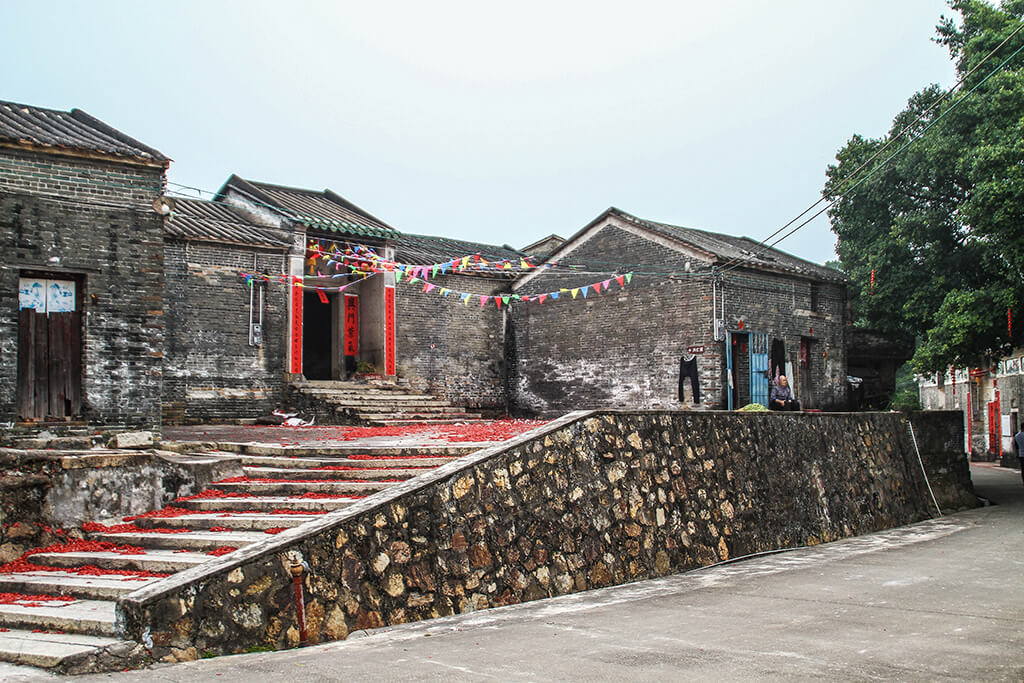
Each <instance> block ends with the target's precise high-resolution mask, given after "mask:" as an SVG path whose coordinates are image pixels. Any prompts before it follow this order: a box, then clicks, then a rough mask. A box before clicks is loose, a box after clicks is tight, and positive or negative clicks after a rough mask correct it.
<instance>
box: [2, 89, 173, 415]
mask: <svg viewBox="0 0 1024 683" xmlns="http://www.w3.org/2000/svg"><path fill="white" fill-rule="evenodd" d="M168 163H169V160H168V159H167V157H165V156H164V155H163V154H161V153H160V152H158V151H156V150H154V149H152V148H150V147H148V146H146V145H144V144H142V143H140V142H138V141H137V140H134V139H132V138H130V137H128V136H127V135H125V134H123V133H121V132H119V131H117V130H114V129H113V128H111V127H110V126H108V125H106V124H104V123H103V122H102V121H99V120H97V119H95V118H93V117H92V116H90V115H89V114H87V113H85V112H83V111H81V110H78V109H73V110H71V111H70V112H64V111H54V110H50V109H42V108H39V107H32V106H27V105H22V104H16V103H12V102H0V254H2V260H0V353H2V362H0V420H12V419H15V418H17V417H19V416H20V417H25V418H35V419H47V418H52V419H58V420H62V419H69V418H74V417H81V418H84V419H87V420H90V421H94V422H104V423H126V424H142V425H155V424H159V421H160V391H161V381H162V370H163V358H162V356H163V350H164V320H163V312H164V304H163V301H164V297H163V285H164V254H163V235H162V230H163V219H162V217H161V216H160V215H158V214H157V213H156V212H155V211H154V209H153V207H152V202H153V201H154V200H155V199H157V198H159V197H160V196H161V195H162V194H163V189H164V187H163V185H164V174H165V172H166V170H167V166H168Z"/></svg>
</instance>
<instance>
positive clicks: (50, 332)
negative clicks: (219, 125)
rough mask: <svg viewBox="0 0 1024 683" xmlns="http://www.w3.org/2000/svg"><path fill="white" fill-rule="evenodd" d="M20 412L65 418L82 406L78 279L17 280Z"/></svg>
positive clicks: (24, 415) (35, 417) (31, 416)
mask: <svg viewBox="0 0 1024 683" xmlns="http://www.w3.org/2000/svg"><path fill="white" fill-rule="evenodd" d="M18 303H19V311H18V415H19V417H21V418H22V419H25V420H47V419H54V420H61V419H66V418H70V417H74V416H76V415H78V414H79V413H81V410H82V317H81V313H80V310H79V308H80V307H79V304H78V287H77V283H76V282H74V281H73V280H51V279H46V278H34V277H23V278H20V279H19V281H18Z"/></svg>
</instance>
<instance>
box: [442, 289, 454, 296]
mask: <svg viewBox="0 0 1024 683" xmlns="http://www.w3.org/2000/svg"><path fill="white" fill-rule="evenodd" d="M451 291H452V290H450V289H445V288H444V287H442V288H441V296H448V293H449V292H451Z"/></svg>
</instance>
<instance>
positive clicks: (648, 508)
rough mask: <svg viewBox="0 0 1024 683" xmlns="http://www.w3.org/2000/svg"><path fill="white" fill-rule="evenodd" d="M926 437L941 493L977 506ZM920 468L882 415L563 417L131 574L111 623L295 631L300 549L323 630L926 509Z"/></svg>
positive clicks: (243, 637)
mask: <svg viewBox="0 0 1024 683" xmlns="http://www.w3.org/2000/svg"><path fill="white" fill-rule="evenodd" d="M957 424H959V423H957ZM954 428H955V425H954ZM941 442H942V440H941V439H940V440H939V441H937V443H941ZM939 448H941V447H940V446H935V445H934V444H933V445H932V446H929V447H927V448H926V449H925V451H924V453H925V454H932V455H931V456H926V457H929V458H930V457H932V456H934V457H935V459H936V461H941V463H940V464H941V465H942V466H943V467H945V473H944V474H943V475H942V476H943V477H944V478H945V479H946V480H947V481H949V482H952V484H951V486H950V487H948V490H949V492H950V493H952V494H953V495H952V496H951V497H950V498H948V499H947V500H946V501H945V502H944V503H941V502H940V504H944V505H947V506H954V507H955V506H959V505H963V504H970V502H971V501H973V498H972V497H971V496H970V491H969V490H966V491H965V490H964V486H966V487H969V478H968V477H965V476H964V472H963V471H962V470H965V468H966V460H965V459H964V457H963V454H962V453H960V454H956V453H945V452H939V451H938V450H937V449H939ZM929 449H931V450H929ZM925 469H928V470H934V469H935V468H934V467H933V465H932V463H931V461H930V460H929V461H927V462H926V463H925V466H924V467H923V468H922V466H921V464H919V462H918V460H917V456H916V453H915V451H914V447H913V444H912V441H911V438H910V434H909V430H908V428H907V418H906V417H905V416H903V415H900V414H895V413H861V414H786V415H782V414H765V413H760V414H759V413H710V412H708V413H700V412H698V413H693V412H666V411H646V412H635V411H634V412H629V411H602V412H586V413H574V414H571V415H568V416H565V417H563V418H560V419H558V420H555V421H554V422H552V423H551V424H549V425H548V426H546V427H544V428H541V429H540V430H535V431H534V432H530V433H528V434H526V435H523V436H521V437H519V438H517V439H514V440H512V441H510V442H507V443H506V444H502V445H500V446H495V447H492V448H490V449H486V450H484V451H480V452H478V453H476V454H473V455H470V456H467V457H465V458H462V459H460V460H458V461H455V462H452V463H449V464H448V465H445V466H442V467H441V468H438V469H437V470H434V471H433V472H431V473H429V474H426V475H423V476H420V477H417V478H415V479H412V480H409V481H408V482H404V483H401V484H396V485H395V486H394V487H392V488H391V489H389V490H388V491H387V492H385V493H383V494H379V495H376V496H372V497H369V498H366V499H364V500H363V501H360V502H358V503H356V504H354V505H353V506H351V507H349V508H346V509H344V510H340V511H337V512H334V513H329V514H328V515H325V516H324V518H322V519H319V520H316V521H314V522H310V523H307V524H306V525H303V526H302V527H298V528H296V529H293V530H290V531H286V532H284V533H281V534H280V535H278V536H276V537H275V538H273V539H271V540H268V541H266V542H263V543H257V544H254V545H252V546H249V547H247V548H243V549H241V550H239V551H236V552H235V553H233V554H231V555H229V556H225V557H224V558H220V559H218V560H213V561H211V562H209V563H207V564H205V565H202V566H201V567H196V568H194V569H190V570H186V571H184V572H181V573H179V574H176V575H175V576H173V577H170V578H168V579H165V580H163V581H161V582H159V583H155V584H152V585H150V586H147V587H145V588H143V589H140V590H139V591H136V592H135V593H132V594H130V595H128V596H126V597H124V598H122V599H121V601H120V603H119V619H120V623H121V627H122V628H123V629H124V633H125V635H126V636H128V637H130V638H135V639H139V640H151V641H152V643H153V645H152V648H151V651H152V655H153V656H154V657H156V658H158V659H163V660H165V661H174V660H189V659H194V658H196V657H200V656H208V655H215V654H228V653H234V652H244V651H247V650H253V649H258V648H273V649H278V648H285V647H290V646H295V645H297V644H298V642H299V638H300V629H299V625H298V623H297V620H296V610H295V604H294V599H293V592H292V583H291V576H290V574H289V571H288V567H289V563H290V560H289V555H290V554H291V553H294V552H297V553H299V554H300V555H301V557H302V558H303V559H304V561H305V562H306V563H308V567H309V571H308V572H307V573H306V574H305V577H304V590H305V600H306V604H305V614H306V627H307V629H308V633H309V638H310V640H311V641H312V642H316V641H325V640H336V639H341V638H345V637H347V636H348V635H349V634H351V633H352V632H353V631H357V630H361V629H373V628H377V627H381V626H385V625H389V624H400V623H404V622H409V621H414V620H420V619H429V618H433V617H438V616H444V615H450V614H454V613H461V612H469V611H473V610H478V609H484V608H488V607H497V606H501V605H510V604H515V603H519V602H523V601H527V600H535V599H538V598H544V597H548V596H555V595H563V594H566V593H572V592H576V591H582V590H587V589H591V588H598V587H602V586H609V585H613V584H620V583H625V582H629V581H634V580H638V579H644V578H650V577H655V576H663V575H666V574H670V573H674V572H679V571H685V570H687V569H692V568H695V567H699V566H703V565H708V564H713V563H715V562H719V561H723V560H728V559H732V558H736V557H741V556H744V555H747V554H751V553H757V552H761V551H766V550H773V549H778V548H787V547H796V546H802V545H813V544H817V543H822V542H826V541H831V540H835V539H838V538H843V537H846V536H852V535H857V534H863V533H867V532H870V531H875V530H878V529H883V528H888V527H893V526H897V525H901V524H906V523H910V522H914V521H918V520H921V519H925V518H927V517H928V516H929V515H931V514H934V510H933V509H930V508H931V505H932V503H931V499H930V497H929V494H928V491H927V487H926V484H925V480H924V478H923V470H925ZM940 490H943V489H941V488H940ZM144 635H145V637H144Z"/></svg>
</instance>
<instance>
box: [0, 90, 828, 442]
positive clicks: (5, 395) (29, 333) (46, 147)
mask: <svg viewBox="0 0 1024 683" xmlns="http://www.w3.org/2000/svg"><path fill="white" fill-rule="evenodd" d="M168 163H169V162H168V159H167V158H166V157H164V156H163V155H161V154H160V153H159V152H156V151H155V150H153V149H151V148H149V147H146V146H145V145H142V144H141V143H139V142H137V141H135V140H133V139H131V138H129V137H128V136H126V135H124V134H123V133H120V132H118V131H116V130H114V129H112V128H110V127H109V126H107V125H106V124H103V123H102V122H100V121H97V120H96V119H94V118H93V117H91V116H89V115H88V114H85V113H84V112H80V111H78V110H74V111H72V112H70V113H67V112H57V111H50V110H45V109H39V108H35V107H26V106H23V105H14V104H10V103H5V104H2V105H0V164H2V166H0V240H2V249H3V254H4V257H3V263H2V266H3V268H2V270H0V278H2V279H0V301H3V302H5V303H4V304H3V308H2V309H0V310H3V311H6V312H5V313H2V314H0V348H2V349H3V353H4V354H5V358H7V359H8V361H7V362H5V363H3V365H2V367H0V419H17V418H27V419H36V420H41V419H66V418H76V417H80V418H82V419H85V420H90V421H95V422H124V423H133V424H150V425H156V424H158V423H159V422H160V420H161V418H162V419H163V420H164V421H166V422H168V423H174V422H202V421H223V420H235V419H240V418H252V417H256V416H259V415H263V414H266V413H267V412H269V411H270V410H272V409H273V408H277V407H279V406H281V405H282V403H283V402H284V401H286V400H287V397H288V396H289V388H290V387H296V386H299V385H301V384H303V383H306V382H307V381H308V380H340V379H344V378H347V377H350V376H352V375H353V373H359V374H368V373H372V374H376V375H379V376H382V377H383V380H382V381H384V382H393V383H397V384H399V385H401V386H404V387H410V388H413V389H416V390H420V391H423V392H428V393H431V394H433V395H435V396H438V397H441V398H444V399H448V400H450V401H452V402H454V403H457V404H461V405H465V406H468V407H472V408H474V409H480V410H483V411H484V412H505V411H511V412H513V413H555V412H562V411H565V410H569V409H573V408H579V407H603V406H615V407H619V406H629V407H637V406H652V407H653V406H678V405H679V404H680V396H679V395H678V393H677V392H678V385H679V375H680V372H681V368H693V370H694V372H693V374H694V376H695V377H696V380H697V386H698V387H699V392H700V394H701V396H702V401H701V403H700V405H701V406H707V407H715V408H734V407H740V406H742V405H745V404H746V403H750V402H761V403H764V402H766V400H767V390H768V378H769V377H770V376H775V375H776V374H778V373H779V372H784V373H785V374H787V375H788V376H790V378H791V379H792V382H793V385H794V388H795V393H796V395H797V397H798V398H799V399H800V400H801V401H802V402H803V404H804V405H805V407H809V408H822V409H829V408H840V407H843V406H845V402H846V351H845V348H846V343H847V341H846V336H845V335H846V332H845V326H844V322H845V310H846V305H845V282H844V278H843V276H842V274H840V273H839V272H837V271H834V270H831V269H828V268H824V267H821V266H817V265H815V264H812V263H809V262H806V261H803V260H801V259H798V258H795V257H792V256H790V255H788V254H785V253H783V252H780V251H777V250H774V249H764V248H762V247H761V246H760V245H758V244H757V243H755V242H754V241H752V240H749V239H746V238H737V237H730V236H727V235H718V234H714V233H709V232H705V231H700V230H692V229H688V228H681V227H676V226H670V225H666V224H662V223H656V222H652V221H645V220H642V219H639V218H636V217H634V216H630V215H629V214H627V213H625V212H622V211H619V210H617V209H609V210H608V211H606V212H605V213H604V214H602V215H601V216H599V217H598V218H597V219H595V220H594V221H592V222H591V223H590V224H589V225H587V226H586V227H585V228H584V229H583V230H581V231H580V232H579V233H577V234H576V235H575V236H573V237H572V238H570V239H569V240H568V241H565V240H562V239H561V238H558V237H555V236H550V237H548V238H545V239H544V240H541V241H540V242H539V243H538V244H535V245H531V247H535V248H531V249H529V251H538V252H545V254H546V255H545V254H539V255H534V256H532V257H531V256H529V255H528V254H527V253H526V252H527V249H526V248H524V251H519V250H516V249H513V248H511V247H508V246H502V247H499V246H495V245H489V244H480V243H475V242H466V241H460V240H452V239H447V238H443V237H434V236H425V235H414V234H405V233H401V232H399V231H398V230H396V229H395V228H393V227H392V226H390V225H388V224H387V223H386V222H384V221H382V220H381V219H379V218H377V217H375V216H374V215H373V214H370V213H369V212H367V211H365V210H364V209H362V208H360V207H358V206H356V205H355V204H353V203H352V202H350V201H348V200H346V199H345V198H343V197H341V196H340V195H338V194H336V193H334V192H332V191H330V190H323V191H316V190H306V189H301V188H294V187H287V186H281V185H274V184H269V183H262V182H255V181H252V180H246V179H244V178H241V177H239V176H237V175H233V176H231V177H230V178H229V179H228V180H227V181H226V182H225V183H224V185H223V187H221V189H220V191H219V192H218V193H217V195H216V197H215V198H214V199H213V200H212V201H201V200H196V199H177V200H169V199H167V198H166V197H164V196H163V192H164V173H165V171H166V168H167V165H168ZM164 209H166V211H164ZM551 249H554V251H553V252H551V253H548V252H550V250H551ZM545 259H546V260H547V263H541V261H543V260H545ZM535 266H541V267H535ZM19 292H20V293H19ZM46 292H51V296H47V295H46V294H45V293H46ZM545 293H551V295H550V300H548V301H547V302H546V303H545V302H544V299H543V298H542V297H541V296H540V295H543V294H545ZM560 294H561V295H562V296H561V298H560V299H559V295H560ZM528 299H530V301H527V300H528ZM556 300H557V301H556ZM690 356H692V357H693V359H692V362H691V361H687V362H683V363H681V362H680V361H681V360H683V359H684V358H689V357H690ZM307 385H308V384H307ZM685 392H686V393H685V395H684V396H683V397H682V400H683V401H684V402H685V403H688V404H694V403H695V401H694V396H693V392H692V385H691V384H690V383H689V382H687V384H686V389H685Z"/></svg>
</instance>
